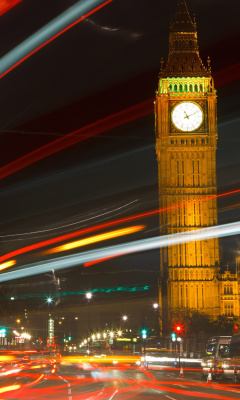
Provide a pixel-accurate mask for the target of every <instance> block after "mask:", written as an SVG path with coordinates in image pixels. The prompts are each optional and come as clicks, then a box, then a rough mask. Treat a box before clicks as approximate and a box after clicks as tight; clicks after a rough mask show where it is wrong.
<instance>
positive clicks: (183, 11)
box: [170, 0, 196, 32]
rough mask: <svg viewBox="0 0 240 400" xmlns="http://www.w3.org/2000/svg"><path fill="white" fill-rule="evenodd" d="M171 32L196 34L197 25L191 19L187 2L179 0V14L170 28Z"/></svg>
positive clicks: (177, 13)
mask: <svg viewBox="0 0 240 400" xmlns="http://www.w3.org/2000/svg"><path fill="white" fill-rule="evenodd" d="M170 30H171V32H195V31H196V24H195V22H194V21H193V20H192V19H191V17H190V14H189V12H188V8H187V4H186V1H185V0H178V4H177V12H176V14H175V17H174V18H173V20H172V23H171V26H170Z"/></svg>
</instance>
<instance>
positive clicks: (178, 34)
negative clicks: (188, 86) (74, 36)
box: [161, 0, 211, 77]
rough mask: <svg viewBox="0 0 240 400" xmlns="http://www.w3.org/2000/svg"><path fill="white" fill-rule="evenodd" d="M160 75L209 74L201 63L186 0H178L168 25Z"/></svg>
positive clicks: (195, 75)
mask: <svg viewBox="0 0 240 400" xmlns="http://www.w3.org/2000/svg"><path fill="white" fill-rule="evenodd" d="M161 76H162V77H177V76H179V77H188V76H189V77H191V76H192V77H193V76H194V77H197V76H199V77H201V76H205V77H207V76H211V70H210V69H209V68H206V67H205V66H204V65H203V62H202V60H201V57H200V55H199V50H198V42H197V29H196V21H195V18H193V19H192V18H191V16H190V14H189V11H188V8H187V4H186V0H178V3H177V11H176V14H175V16H174V18H173V20H172V22H171V25H170V37H169V54H168V60H167V62H166V66H165V68H162V72H161Z"/></svg>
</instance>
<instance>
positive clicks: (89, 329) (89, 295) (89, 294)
mask: <svg viewBox="0 0 240 400" xmlns="http://www.w3.org/2000/svg"><path fill="white" fill-rule="evenodd" d="M86 299H87V304H88V334H89V336H91V324H90V307H89V305H90V300H91V299H92V293H91V292H87V293H86ZM88 350H89V342H88Z"/></svg>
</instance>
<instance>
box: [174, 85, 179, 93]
mask: <svg viewBox="0 0 240 400" xmlns="http://www.w3.org/2000/svg"><path fill="white" fill-rule="evenodd" d="M177 91H178V90H177V85H174V92H175V93H176V92H177Z"/></svg>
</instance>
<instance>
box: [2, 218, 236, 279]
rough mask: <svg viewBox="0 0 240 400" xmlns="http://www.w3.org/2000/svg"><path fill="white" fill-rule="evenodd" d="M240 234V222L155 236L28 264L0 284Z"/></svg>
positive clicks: (6, 277)
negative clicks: (140, 253)
mask: <svg viewBox="0 0 240 400" xmlns="http://www.w3.org/2000/svg"><path fill="white" fill-rule="evenodd" d="M239 233H240V221H238V222H235V223H231V224H226V225H218V226H213V227H209V228H203V229H197V230H193V231H189V232H180V233H175V234H173V235H165V236H157V237H154V238H149V239H142V240H136V241H133V242H129V243H124V244H119V245H114V246H109V247H104V248H101V249H97V250H92V251H86V252H83V253H80V254H76V255H72V256H66V257H59V258H56V259H54V260H47V261H44V262H38V263H35V264H29V265H26V266H24V267H21V268H19V269H17V270H15V271H10V272H5V273H3V274H0V282H5V281H8V280H12V279H18V278H23V277H26V276H32V275H37V274H43V273H45V272H49V271H52V270H53V269H54V270H59V269H66V268H70V267H74V266H77V265H79V264H84V263H86V262H89V261H93V260H97V259H99V258H104V257H110V256H113V255H114V254H116V253H117V254H119V255H122V254H126V252H128V253H137V252H142V251H148V250H154V249H159V248H161V247H166V246H174V245H176V244H180V243H187V242H194V241H197V240H207V239H213V238H216V237H224V236H232V235H238V234H239Z"/></svg>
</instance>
